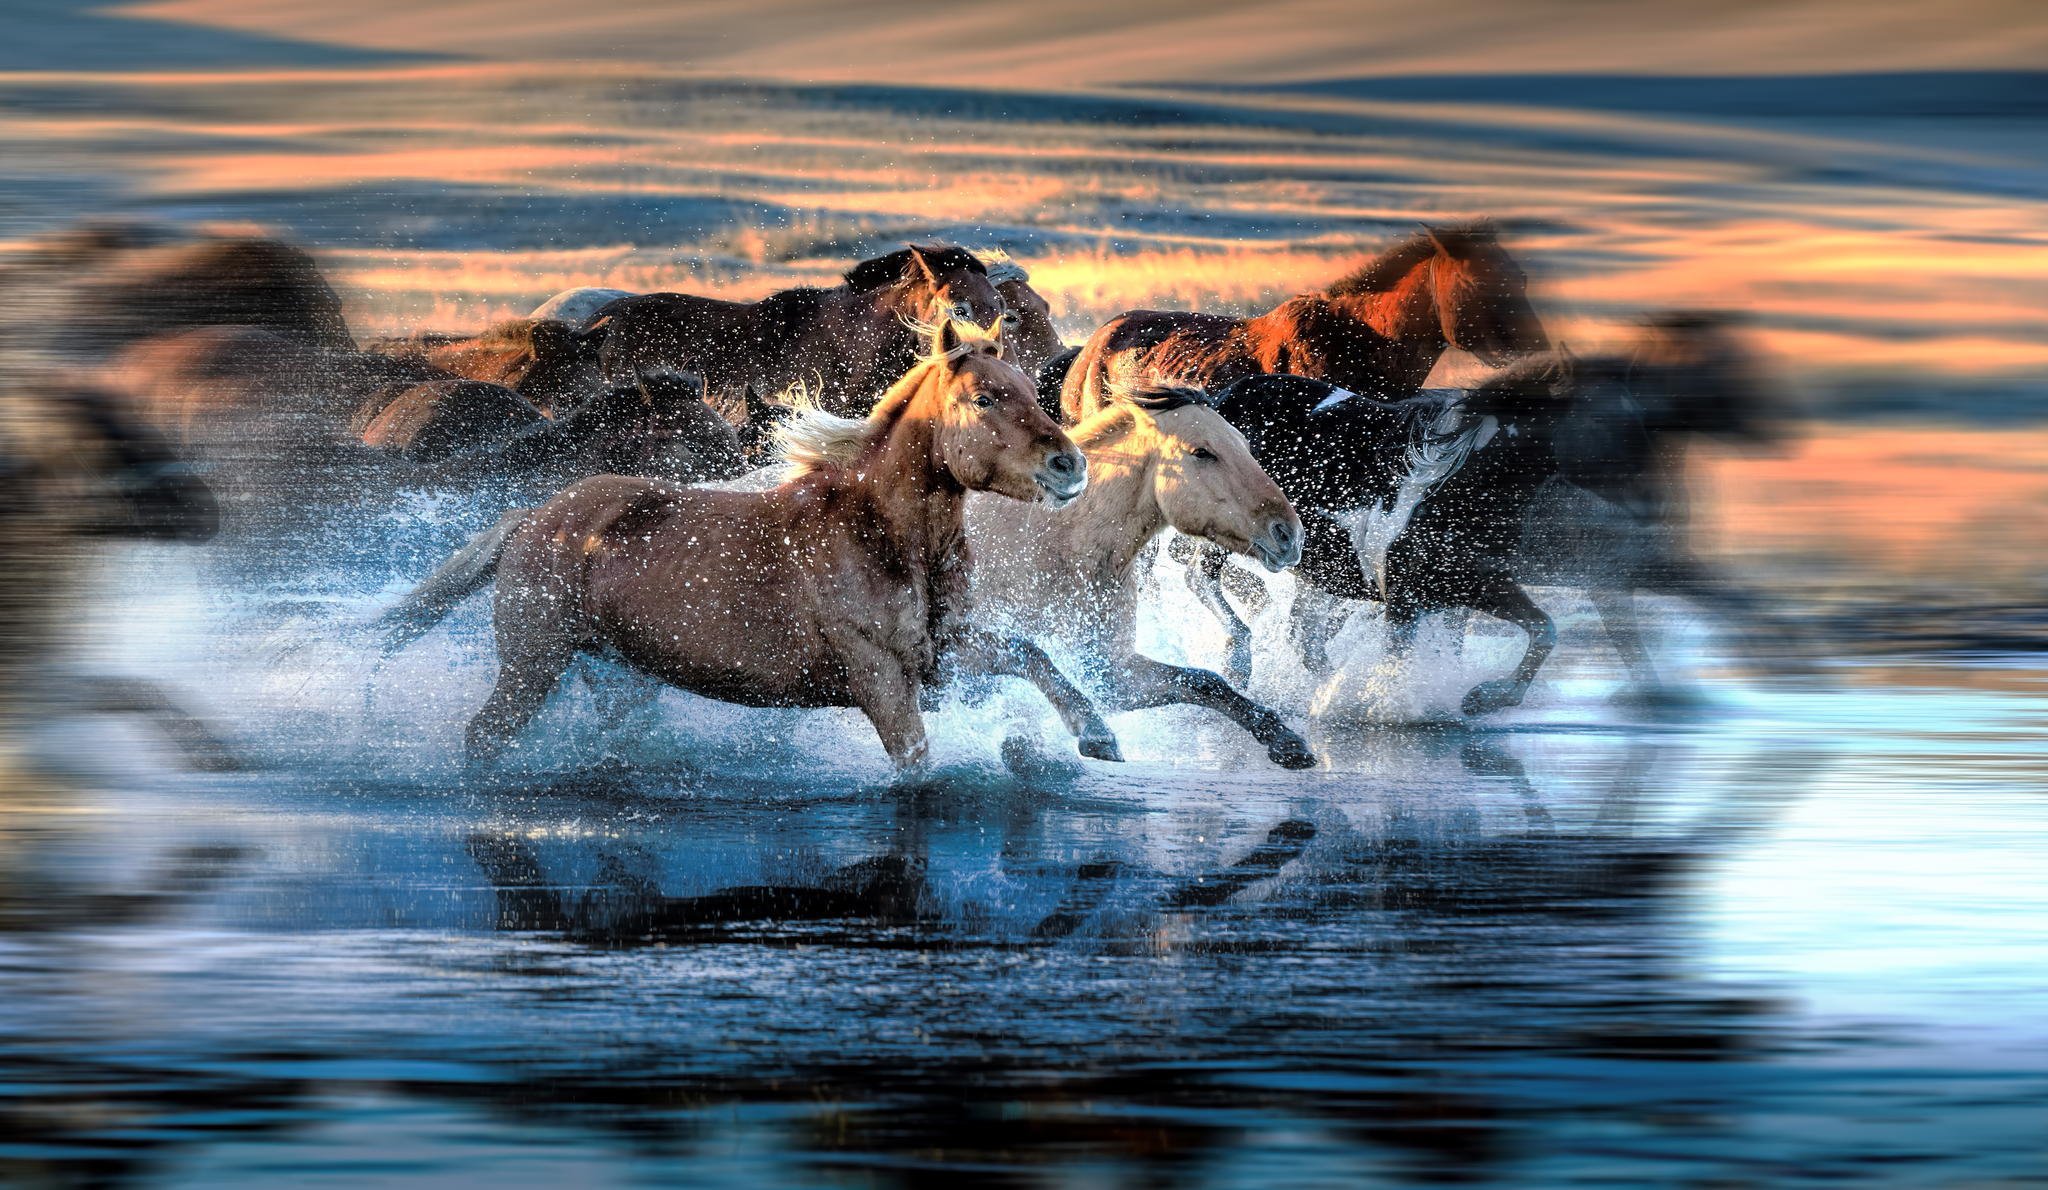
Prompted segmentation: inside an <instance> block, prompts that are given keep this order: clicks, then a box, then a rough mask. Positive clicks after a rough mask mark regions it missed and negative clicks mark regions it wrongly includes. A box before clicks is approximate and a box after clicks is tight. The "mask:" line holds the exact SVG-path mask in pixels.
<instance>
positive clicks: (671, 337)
mask: <svg viewBox="0 0 2048 1190" xmlns="http://www.w3.org/2000/svg"><path fill="white" fill-rule="evenodd" d="M934 306H936V307H938V308H940V309H942V310H945V311H947V312H948V313H949V314H950V315H951V316H952V317H955V318H959V319H962V320H966V321H970V322H973V323H974V324H975V325H977V326H994V325H996V323H997V320H998V319H1000V318H1002V317H1003V314H1004V312H1005V309H1006V307H1005V305H1004V302H1003V298H1002V295H1000V294H998V293H997V292H996V288H995V286H994V285H993V284H992V283H991V282H990V280H989V273H988V267H987V266H986V265H984V264H982V262H981V260H980V258H978V257H976V256H975V255H974V254H973V253H972V252H969V251H967V250H966V249H965V248H951V247H937V246H929V245H916V246H912V247H908V248H903V249H900V250H898V251H896V252H891V253H890V254H888V255H887V256H881V257H877V258H875V259H873V260H866V261H862V262H861V263H860V264H857V265H855V266H854V267H853V268H851V269H849V270H847V272H846V281H845V283H844V284H842V285H839V286H836V287H834V288H831V289H814V288H801V289H785V290H783V291H781V292H780V293H774V294H770V295H769V296H767V297H765V298H763V299H761V300H760V301H758V302H728V301H722V300H720V299H718V298H708V297H699V296H697V295H695V294H687V293H649V294H642V295H640V296H638V297H628V298H621V299H619V300H618V301H615V302H613V303H611V304H610V305H608V306H605V307H603V308H602V309H600V310H599V311H598V312H597V314H595V315H594V316H592V318H591V320H590V322H589V323H588V324H587V325H586V331H587V333H588V334H590V335H591V336H593V337H596V336H601V337H602V338H603V341H604V345H603V347H602V349H601V350H600V359H601V361H602V365H603V369H604V374H605V376H606V377H608V378H609V379H611V380H612V381H613V382H615V383H630V382H631V381H632V379H633V378H634V377H635V376H638V375H640V374H643V373H646V372H652V371H660V370H669V371H678V372H693V373H696V374H697V375H700V376H702V377H704V381H705V386H706V388H707V390H708V394H709V396H710V399H711V400H712V402H713V403H714V404H715V405H716V406H718V407H719V408H720V409H721V410H723V411H727V412H728V413H729V412H730V411H731V410H734V409H736V408H737V407H738V402H739V401H740V399H741V398H742V395H743V394H744V393H745V391H746V390H747V389H748V388H749V387H751V388H753V389H754V391H755V392H757V393H761V394H775V393H782V392H786V391H788V390H790V389H793V388H799V387H800V388H802V389H803V391H804V392H805V393H806V394H807V395H808V396H809V397H810V398H811V399H812V400H813V401H815V402H816V403H817V404H818V406H819V407H820V408H822V409H824V410H825V411H826V412H828V413H834V414H838V415H840V416H852V417H858V416H863V415H865V414H866V413H867V411H868V410H869V409H870V408H871V407H873V405H874V403H875V399H876V398H877V397H879V396H880V395H881V394H882V392H883V391H884V390H885V389H887V388H888V387H889V386H890V384H891V383H892V382H894V381H895V379H896V378H897V377H899V376H901V375H903V373H904V372H905V371H906V370H907V369H908V368H909V367H910V366H911V365H912V364H913V363H914V362H915V361H916V358H917V347H918V343H917V335H916V334H915V333H914V332H913V331H911V330H910V329H908V327H907V326H906V323H907V322H909V321H911V320H914V319H917V318H920V317H922V316H923V315H924V314H925V312H926V311H928V310H930V309H932V308H933V307H934Z"/></svg>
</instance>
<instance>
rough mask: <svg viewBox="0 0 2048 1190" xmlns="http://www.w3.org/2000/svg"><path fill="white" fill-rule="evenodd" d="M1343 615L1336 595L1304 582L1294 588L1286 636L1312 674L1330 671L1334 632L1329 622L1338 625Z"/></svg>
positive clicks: (1344, 613)
mask: <svg viewBox="0 0 2048 1190" xmlns="http://www.w3.org/2000/svg"><path fill="white" fill-rule="evenodd" d="M1346 615H1348V613H1346V612H1345V611H1344V610H1343V606H1342V604H1340V603H1339V602H1338V600H1337V597H1336V596H1335V595H1332V594H1330V593H1329V592H1328V591H1324V590H1321V589H1319V588H1316V587H1311V586H1309V585H1308V584H1306V583H1304V584H1302V586H1301V588H1300V589H1299V590H1297V591H1295V593H1294V607H1293V608H1292V609H1291V610H1290V612H1289V616H1290V619H1289V621H1288V630H1287V637H1288V641H1289V643H1291V644H1293V646H1294V651H1295V653H1296V654H1298V655H1299V656H1300V657H1301V667H1302V668H1303V669H1305V670H1307V671H1308V672H1309V673H1310V674H1311V675H1313V676H1315V677H1322V676H1323V675H1324V674H1327V673H1329V672H1330V650H1329V644H1330V638H1331V637H1333V636H1335V635H1337V630H1336V628H1334V627H1332V625H1333V624H1339V625H1341V624H1342V623H1343V617H1344V616H1346Z"/></svg>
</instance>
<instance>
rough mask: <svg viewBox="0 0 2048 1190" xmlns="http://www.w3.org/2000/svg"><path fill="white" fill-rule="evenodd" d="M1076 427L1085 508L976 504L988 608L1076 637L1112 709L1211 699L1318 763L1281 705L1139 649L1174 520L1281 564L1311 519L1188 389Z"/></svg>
mask: <svg viewBox="0 0 2048 1190" xmlns="http://www.w3.org/2000/svg"><path fill="white" fill-rule="evenodd" d="M1072 436H1073V439H1074V442H1075V444H1076V445H1077V446H1079V447H1080V448H1081V452H1082V453H1083V454H1085V455H1087V456H1088V477H1089V482H1088V490H1087V492H1086V493H1084V494H1083V495H1082V496H1081V498H1080V499H1079V500H1076V501H1075V502H1074V503H1073V504H1072V505H1070V506H1068V507H1066V508H1063V509H1060V510H1058V511H1048V510H1046V509H1044V508H1036V507H1029V506H1026V505H1021V504H1017V503H1015V502H1014V501H1007V500H972V501H969V502H968V515H967V524H968V540H969V541H970V543H971V544H972V545H973V547H974V554H975V559H976V569H975V575H974V587H973V589H974V609H975V615H976V617H977V618H990V619H992V620H993V621H994V622H996V623H999V624H1001V625H1002V626H1003V627H1004V628H1005V629H1006V630H1012V631H1016V632H1018V633H1019V634H1021V635H1025V636H1031V637H1034V638H1038V639H1043V638H1044V637H1045V636H1047V635H1050V636H1053V637H1055V638H1057V639H1059V640H1060V641H1062V642H1063V643H1065V644H1067V645H1068V646H1069V647H1070V648H1071V649H1072V650H1073V651H1074V652H1075V653H1076V654H1078V655H1079V656H1080V657H1081V659H1082V661H1083V664H1084V665H1085V666H1087V670H1086V671H1085V676H1084V677H1083V681H1084V682H1087V681H1088V679H1089V678H1091V677H1092V678H1094V679H1095V682H1094V683H1093V684H1097V685H1099V686H1100V687H1101V689H1102V692H1103V694H1104V705H1105V706H1107V707H1109V708H1110V709H1112V710H1135V709H1138V708H1140V707H1154V706H1164V705H1167V704H1170V703H1191V704H1193V705H1195V706H1202V707H1208V708H1210V709H1211V710H1215V711H1218V712H1220V713H1222V714H1224V715H1227V716H1229V717H1230V718H1231V719H1233V720H1235V721H1236V722H1237V723H1238V724H1240V725H1241V726H1243V727H1244V729H1245V730H1246V731H1249V732H1250V733H1251V734H1252V738H1254V739H1256V740H1258V741H1259V742H1260V743H1261V744H1264V745H1265V746H1266V755H1267V756H1268V757H1269V758H1271V759H1272V761H1273V763H1275V764H1279V765H1284V766H1286V767H1287V768H1308V767H1310V766H1312V765H1314V764H1315V762H1316V758H1315V756H1314V754H1313V753H1311V752H1310V751H1309V748H1308V744H1307V743H1306V742H1305V741H1303V740H1302V738H1301V737H1300V736H1298V735H1296V734H1295V733H1294V732H1293V731H1291V730H1289V729H1288V727H1287V725H1286V724H1285V723H1283V722H1282V721H1281V719H1280V716H1278V715H1276V714H1274V713H1273V712H1272V711H1270V710H1268V709H1266V708H1265V707H1262V706H1260V705H1258V704H1257V703H1255V702H1252V701H1251V700H1250V699H1248V698H1246V697H1245V696H1244V695H1242V694H1240V693H1238V692H1237V691H1236V690H1233V689H1232V688H1231V687H1230V684H1229V683H1227V682H1225V681H1224V680H1223V679H1222V678H1221V677H1218V676H1217V675H1216V674H1213V673H1211V672H1209V671H1208V670H1205V669H1193V668H1189V667H1187V666H1181V665H1168V664H1167V663H1165V662H1163V661H1154V660H1153V659H1152V658H1150V657H1147V656H1145V655H1144V654H1142V653H1140V652H1138V641H1137V634H1138V619H1137V610H1138V609H1137V575H1136V570H1137V563H1138V559H1139V557H1140V556H1141V555H1143V554H1144V553H1145V547H1146V546H1147V545H1148V544H1150V543H1151V541H1152V539H1153V538H1155V537H1157V536H1158V535H1159V533H1160V531H1161V530H1162V529H1165V528H1167V527H1168V526H1171V527H1172V528H1173V529H1174V530H1175V531H1177V532H1181V533H1186V534H1189V535H1191V536H1194V537H1199V538H1202V539H1203V540H1205V541H1211V542H1214V543H1216V544H1217V545H1219V546H1222V547H1223V548H1225V549H1228V550H1231V551H1232V552H1235V553H1240V554H1252V555H1255V556H1257V558H1258V559H1259V561H1260V562H1261V563H1263V564H1264V565H1265V566H1266V568H1267V569H1269V570H1275V571H1278V570H1284V569H1286V568H1287V567H1289V566H1292V565H1294V563H1295V562H1296V561H1298V560H1299V559H1300V557H1301V540H1302V537H1301V520H1300V518H1299V517H1297V516H1295V515H1294V509H1293V507H1292V506H1291V505H1289V504H1288V503H1287V498H1286V497H1285V496H1283V495H1281V494H1280V489H1279V488H1278V487H1277V486H1275V485H1274V483H1273V481H1272V480H1271V479H1269V478H1267V476H1266V473H1265V472H1264V471H1262V470H1260V469H1259V464H1258V463H1257V462H1256V461H1255V460H1254V459H1253V458H1252V455H1251V450H1250V448H1249V447H1247V446H1246V445H1245V440H1244V436H1243V435H1241V434H1239V433H1238V432H1237V431H1236V430H1233V429H1231V428H1230V425H1229V423H1227V422H1225V421H1224V420H1223V419H1222V418H1221V417H1220V416H1218V415H1217V413H1216V411H1215V410H1213V409H1211V408H1209V406H1208V402H1207V398H1206V397H1205V396H1203V394H1201V393H1200V392H1198V391H1195V390H1193V389H1184V388H1150V389H1143V390H1139V391H1134V392H1130V393H1125V394H1121V395H1120V396H1119V399H1118V400H1117V401H1116V403H1115V404H1113V405H1111V406H1110V407H1109V408H1107V409H1105V410H1103V411H1102V412H1100V413H1098V414H1096V415H1095V416H1093V417H1091V418H1089V419H1088V420H1087V421H1085V422H1082V423H1081V424H1080V425H1078V426H1076V427H1074V429H1073V434H1072Z"/></svg>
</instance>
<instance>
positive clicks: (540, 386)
mask: <svg viewBox="0 0 2048 1190" xmlns="http://www.w3.org/2000/svg"><path fill="white" fill-rule="evenodd" d="M599 348H600V339H599V337H597V336H593V335H592V334H590V333H589V332H586V331H584V330H582V329H580V328H579V327H573V326H571V325H569V324H568V323H567V322H557V321H555V320H553V319H549V318H515V319H511V320H510V321H507V322H501V323H498V324H497V325H496V326H493V327H490V328H489V329H487V330H485V331H483V332H482V333H480V334H475V335H447V334H433V333H428V334H415V335H410V336H406V337H403V338H395V339H379V340H374V341H372V342H371V343H370V344H368V345H367V350H369V351H372V352H375V353H377V354H379V355H387V356H393V357H396V358H401V359H414V360H418V361H420V362H421V363H422V364H424V365H426V366H427V367H430V368H433V369H434V370H435V371H437V372H440V373H443V374H445V375H448V376H453V377H459V378H461V379H464V380H481V381H486V382H489V383H491V384H498V385H503V386H504V387H506V388H509V389H512V390H513V391H514V392H517V393H518V394H519V395H520V396H522V397H524V398H526V399H527V400H528V401H530V402H532V403H533V406H534V407H535V408H536V409H538V410H540V412H541V414H542V415H543V416H546V417H553V416H554V415H555V414H556V413H558V412H560V411H561V410H563V409H567V408H568V407H570V406H572V405H574V404H575V403H576V402H578V401H580V400H582V399H584V398H585V397H587V396H589V395H591V394H592V393H595V392H597V391H598V390H599V389H601V388H603V387H604V382H603V381H602V380H601V379H600V377H599V368H598V355H599Z"/></svg>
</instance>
